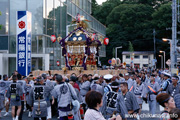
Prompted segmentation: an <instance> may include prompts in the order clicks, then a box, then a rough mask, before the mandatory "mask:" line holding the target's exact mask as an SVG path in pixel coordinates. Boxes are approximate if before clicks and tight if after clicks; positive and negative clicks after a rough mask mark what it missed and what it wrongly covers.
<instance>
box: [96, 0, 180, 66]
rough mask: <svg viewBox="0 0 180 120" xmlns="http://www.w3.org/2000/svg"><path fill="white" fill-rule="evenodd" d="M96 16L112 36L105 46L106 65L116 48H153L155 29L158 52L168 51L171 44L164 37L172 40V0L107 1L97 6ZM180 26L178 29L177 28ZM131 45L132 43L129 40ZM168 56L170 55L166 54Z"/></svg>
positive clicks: (125, 49)
mask: <svg viewBox="0 0 180 120" xmlns="http://www.w3.org/2000/svg"><path fill="white" fill-rule="evenodd" d="M93 13H94V14H93V16H94V17H95V18H96V19H97V20H99V21H100V22H101V23H103V24H105V25H106V26H107V29H106V35H107V37H108V38H109V39H110V43H109V45H108V46H107V47H106V58H103V59H101V61H102V63H103V64H107V60H108V59H110V58H112V57H113V54H112V53H113V48H115V47H118V46H123V48H122V49H119V50H118V57H120V58H121V52H122V51H128V48H129V46H131V45H132V46H133V48H134V50H135V51H153V50H154V47H153V44H154V42H153V29H155V30H156V51H157V55H158V54H159V53H158V51H159V50H165V51H166V53H167V55H168V52H169V44H167V43H165V42H163V41H162V38H170V39H171V29H170V30H167V28H171V27H172V9H171V1H170V0H123V1H120V0H107V1H106V2H104V3H103V4H102V5H99V6H97V5H96V9H95V11H93ZM178 29H179V28H178ZM128 41H130V43H131V45H129V42H128ZM167 57H169V56H167Z"/></svg>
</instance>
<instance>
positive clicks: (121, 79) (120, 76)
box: [119, 73, 125, 83]
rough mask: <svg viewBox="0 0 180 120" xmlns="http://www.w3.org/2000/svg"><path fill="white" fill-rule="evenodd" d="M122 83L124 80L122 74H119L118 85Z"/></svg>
mask: <svg viewBox="0 0 180 120" xmlns="http://www.w3.org/2000/svg"><path fill="white" fill-rule="evenodd" d="M124 81H125V79H124V77H123V74H121V73H119V83H120V82H124Z"/></svg>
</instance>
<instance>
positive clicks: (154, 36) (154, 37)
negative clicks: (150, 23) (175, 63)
mask: <svg viewBox="0 0 180 120" xmlns="http://www.w3.org/2000/svg"><path fill="white" fill-rule="evenodd" d="M153 39H154V59H155V60H156V30H155V29H153ZM154 67H155V68H156V63H155V66H154Z"/></svg>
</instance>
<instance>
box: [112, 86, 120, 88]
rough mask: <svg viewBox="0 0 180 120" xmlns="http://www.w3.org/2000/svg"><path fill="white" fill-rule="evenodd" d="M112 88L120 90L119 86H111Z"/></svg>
mask: <svg viewBox="0 0 180 120" xmlns="http://www.w3.org/2000/svg"><path fill="white" fill-rule="evenodd" d="M111 88H119V86H111Z"/></svg>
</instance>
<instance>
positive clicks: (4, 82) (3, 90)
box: [0, 75, 11, 117]
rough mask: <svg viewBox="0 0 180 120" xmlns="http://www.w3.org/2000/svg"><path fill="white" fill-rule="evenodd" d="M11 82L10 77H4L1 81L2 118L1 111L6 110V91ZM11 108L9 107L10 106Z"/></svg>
mask: <svg viewBox="0 0 180 120" xmlns="http://www.w3.org/2000/svg"><path fill="white" fill-rule="evenodd" d="M10 83H11V82H10V81H8V76H7V75H3V80H0V117H2V116H1V111H2V110H3V108H4V103H5V95H6V91H7V90H8V88H9V85H10ZM8 106H9V105H8ZM8 114H9V113H8V112H6V113H5V114H4V116H7V115H8Z"/></svg>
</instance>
